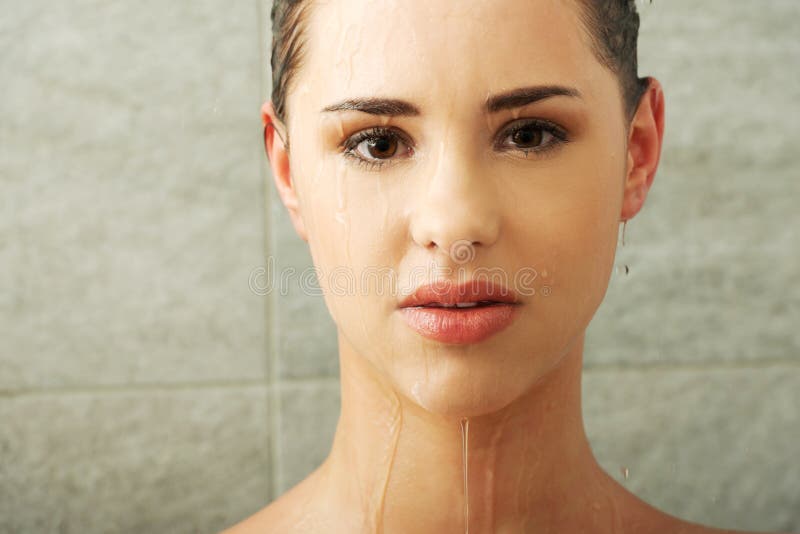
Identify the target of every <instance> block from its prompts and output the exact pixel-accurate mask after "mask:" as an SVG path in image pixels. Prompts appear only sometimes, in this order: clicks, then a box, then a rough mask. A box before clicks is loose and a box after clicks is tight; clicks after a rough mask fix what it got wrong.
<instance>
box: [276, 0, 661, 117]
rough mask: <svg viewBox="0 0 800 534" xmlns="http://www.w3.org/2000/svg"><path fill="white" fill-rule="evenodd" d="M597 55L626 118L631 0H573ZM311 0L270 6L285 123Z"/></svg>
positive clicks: (634, 22)
mask: <svg viewBox="0 0 800 534" xmlns="http://www.w3.org/2000/svg"><path fill="white" fill-rule="evenodd" d="M576 1H577V2H578V4H579V5H580V6H581V15H582V16H581V19H582V21H583V24H584V26H585V27H586V30H587V33H588V34H589V36H590V39H591V42H592V48H593V49H594V53H595V55H596V56H597V59H598V60H599V61H600V62H601V63H602V64H603V65H605V66H606V67H607V68H609V69H610V70H611V71H612V72H613V73H614V74H615V75H616V76H617V78H618V79H619V82H620V88H621V90H622V97H623V100H624V106H625V110H626V112H627V114H628V117H632V116H633V114H634V112H635V111H636V108H637V107H638V105H639V100H640V99H641V97H642V94H643V93H644V91H645V89H646V88H647V84H648V79H647V78H639V77H638V74H637V69H638V66H637V46H636V45H637V41H638V38H639V14H638V13H637V11H636V0H576ZM313 3H314V0H274V1H273V4H272V13H271V19H272V55H271V57H270V64H271V66H272V103H273V106H274V108H275V115H276V116H277V117H278V119H280V121H281V122H282V123H284V124H286V120H285V119H286V96H287V93H288V91H289V86H290V84H291V83H292V80H293V78H294V77H295V75H296V74H297V71H298V70H299V69H300V68H301V65H302V62H303V56H304V54H305V47H304V42H305V39H306V37H305V27H306V24H305V22H306V20H307V18H308V13H309V10H310V8H311V5H312V4H313Z"/></svg>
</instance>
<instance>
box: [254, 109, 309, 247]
mask: <svg viewBox="0 0 800 534" xmlns="http://www.w3.org/2000/svg"><path fill="white" fill-rule="evenodd" d="M261 122H262V124H263V125H264V148H265V150H266V153H267V159H268V160H269V165H270V168H271V169H272V178H273V181H274V182H275V188H276V189H277V191H278V196H280V199H281V201H282V202H283V205H284V206H286V210H287V211H288V212H289V217H290V218H291V220H292V224H293V225H294V229H295V231H296V232H297V235H299V236H300V237H301V238H302V239H303V240H304V241H308V237H307V235H306V228H305V223H304V222H303V217H302V214H301V213H300V201H299V198H298V195H297V189H296V188H295V184H294V182H293V180H292V175H291V168H290V165H289V151H288V148H287V145H286V144H285V143H284V140H285V139H286V134H285V131H286V130H285V129H283V125H282V124H281V122H280V120H279V119H278V118H277V117H276V116H275V110H274V108H273V106H272V102H271V101H267V102H265V103H264V105H263V106H262V107H261ZM281 130H282V131H283V132H284V133H281Z"/></svg>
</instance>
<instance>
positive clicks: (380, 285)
mask: <svg viewBox="0 0 800 534" xmlns="http://www.w3.org/2000/svg"><path fill="white" fill-rule="evenodd" d="M578 9H579V7H578V5H577V4H576V3H575V2H567V1H564V0H502V1H498V0H492V1H485V0H484V1H481V0H462V1H459V2H438V1H431V0H404V1H402V2H400V1H396V0H371V1H370V2H364V1H363V0H332V1H328V2H317V3H315V5H314V7H313V9H312V11H311V15H310V18H309V19H308V20H307V24H308V26H307V34H306V35H307V38H308V41H307V45H306V46H307V49H306V56H305V62H304V63H303V65H302V68H301V70H300V71H299V72H298V75H297V77H296V78H295V85H294V86H293V89H292V92H291V93H290V94H289V97H288V100H287V109H288V117H289V118H288V124H287V128H288V132H289V138H290V145H291V146H290V150H291V152H290V158H289V161H290V169H291V177H292V183H293V186H292V187H293V191H291V192H290V193H289V195H290V196H291V195H294V194H296V196H297V202H298V206H299V207H298V208H297V210H296V213H295V216H296V223H297V228H298V231H299V232H300V233H301V235H302V236H303V237H304V238H305V239H307V241H308V243H309V246H310V250H311V254H312V257H313V260H314V264H315V266H316V268H317V269H318V274H319V278H320V285H321V287H322V289H323V291H324V293H325V302H326V304H327V306H328V308H329V310H330V312H331V314H332V316H333V318H334V321H335V322H336V324H337V327H338V329H339V335H340V343H341V348H342V350H346V351H350V352H351V353H352V354H356V355H358V357H360V358H365V359H366V360H367V361H368V362H370V363H371V364H373V365H374V370H375V372H376V373H378V374H379V376H381V377H382V378H383V379H385V380H386V381H388V383H389V384H390V385H391V386H392V387H393V388H394V389H395V390H396V391H397V392H398V393H400V394H402V395H403V396H404V397H406V398H407V399H410V400H412V401H413V402H416V403H417V404H419V405H421V406H423V407H425V408H426V409H428V410H430V411H432V412H437V413H441V414H447V415H464V416H466V415H473V416H474V415H480V414H483V413H488V412H490V411H494V410H497V409H500V408H502V407H504V406H506V405H508V404H509V403H511V402H512V401H514V399H516V398H518V397H520V396H521V395H522V394H524V393H525V392H526V391H527V390H529V389H530V387H531V386H532V385H533V383H534V382H535V381H536V380H537V379H539V378H540V377H542V376H543V375H544V374H545V373H546V372H547V371H548V370H549V369H551V368H552V367H553V366H554V365H555V364H557V363H558V362H559V361H560V359H561V358H562V357H563V355H564V354H565V352H566V351H567V350H568V349H569V348H570V347H571V346H572V345H573V343H575V342H576V341H580V340H581V339H582V336H583V333H584V330H585V328H586V326H587V325H588V323H589V321H590V319H591V318H592V316H593V315H594V312H595V310H596V309H597V307H598V306H599V304H600V302H601V300H602V299H603V296H604V294H605V291H606V288H607V285H608V281H609V277H610V272H611V269H612V265H613V260H614V254H615V250H616V241H617V232H618V226H619V222H620V210H621V206H622V201H623V193H624V185H625V177H626V171H627V166H628V155H627V143H626V140H627V137H626V135H627V128H626V126H627V124H626V122H625V119H624V112H623V104H622V98H621V95H620V89H619V88H618V84H617V80H616V78H615V77H614V75H613V74H612V73H611V72H610V71H608V70H607V69H606V68H604V67H603V66H602V65H601V64H600V63H599V62H598V60H597V59H596V57H595V56H594V54H593V53H592V50H591V48H590V45H589V39H588V36H587V35H586V34H585V32H584V28H583V26H582V25H581V23H580V21H579V11H578ZM519 89H532V90H531V91H527V93H525V92H524V91H523V92H522V93H520V94H523V96H522V97H520V98H511V99H503V98H496V97H503V96H508V95H509V94H510V93H511V92H513V91H516V90H519ZM526 95H527V96H526ZM517 96H519V95H517ZM363 99H391V100H397V101H402V102H403V103H407V104H408V105H401V106H398V105H394V106H388V109H383V110H382V111H381V112H382V113H383V114H382V115H376V114H371V113H367V112H365V111H356V110H352V109H351V110H343V111H342V110H340V111H335V110H333V111H332V110H328V111H324V110H325V108H331V107H336V106H337V105H338V104H340V103H342V102H345V101H351V103H352V102H353V101H357V100H363ZM373 104H374V101H373ZM487 104H492V105H487ZM351 107H352V106H351ZM373 111H375V110H373ZM363 133H367V134H368V136H367V137H359V136H360V135H361V134H363ZM284 200H286V197H284ZM480 273H484V274H483V276H484V277H486V275H487V273H489V277H490V278H491V279H492V280H493V281H494V282H497V283H501V284H503V285H505V286H507V287H508V288H509V289H510V290H512V291H516V293H517V301H518V303H517V305H515V306H513V317H512V319H513V320H512V321H511V323H510V324H506V323H503V326H504V327H503V328H502V329H501V330H499V331H496V332H494V333H493V334H492V335H489V336H488V337H486V336H483V338H482V339H469V336H466V337H463V336H462V338H458V336H456V338H452V336H451V338H452V339H450V341H447V340H444V341H443V340H442V338H441V336H440V338H438V339H434V338H435V336H429V335H424V334H423V333H420V331H418V330H416V329H414V328H412V327H411V326H410V325H409V323H408V321H407V320H406V319H407V314H406V312H407V311H408V310H403V309H401V308H400V303H401V301H402V300H403V299H404V297H406V296H407V295H408V294H409V293H410V292H411V291H413V290H414V289H416V288H417V287H419V286H420V285H422V284H424V283H427V282H432V281H437V280H438V281H440V280H450V281H454V282H462V281H465V280H470V279H474V278H479V277H480V276H481V274H480ZM433 313H434V314H436V313H439V312H437V311H434V312H433ZM442 313H463V311H462V312H459V311H457V310H448V311H445V312H442ZM467 313H475V312H474V310H473V311H471V312H470V311H468V312H467ZM477 317H478V319H477V320H476V321H477V322H478V323H480V322H481V320H482V319H481V316H480V315H478V316H477ZM434 320H435V319H434ZM472 324H475V321H473V323H472ZM432 337H433V338H432ZM445 337H447V336H445ZM478 337H480V336H478ZM448 339H449V338H448ZM453 340H455V341H453Z"/></svg>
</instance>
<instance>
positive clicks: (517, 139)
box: [511, 128, 543, 148]
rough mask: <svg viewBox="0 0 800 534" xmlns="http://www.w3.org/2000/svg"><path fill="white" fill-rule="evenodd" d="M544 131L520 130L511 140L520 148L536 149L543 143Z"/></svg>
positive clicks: (533, 129)
mask: <svg viewBox="0 0 800 534" xmlns="http://www.w3.org/2000/svg"><path fill="white" fill-rule="evenodd" d="M542 137H543V133H542V130H539V129H535V128H520V129H519V130H517V131H516V132H514V133H513V135H512V136H511V140H512V141H514V143H516V144H517V146H520V147H529V148H535V147H537V146H539V145H540V144H541V143H542Z"/></svg>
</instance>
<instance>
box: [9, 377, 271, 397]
mask: <svg viewBox="0 0 800 534" xmlns="http://www.w3.org/2000/svg"><path fill="white" fill-rule="evenodd" d="M264 386H265V384H264V381H263V380H231V381H227V382H226V381H213V380H212V381H202V382H160V383H140V384H113V385H78V386H53V387H43V388H37V387H22V388H17V389H13V388H3V389H0V397H31V396H50V395H96V394H121V395H124V394H127V393H143V392H162V393H171V392H178V391H192V390H204V389H243V388H257V387H264Z"/></svg>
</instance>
